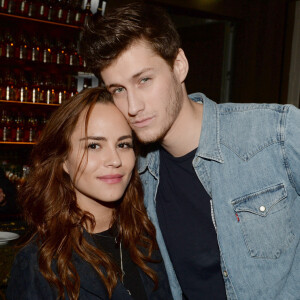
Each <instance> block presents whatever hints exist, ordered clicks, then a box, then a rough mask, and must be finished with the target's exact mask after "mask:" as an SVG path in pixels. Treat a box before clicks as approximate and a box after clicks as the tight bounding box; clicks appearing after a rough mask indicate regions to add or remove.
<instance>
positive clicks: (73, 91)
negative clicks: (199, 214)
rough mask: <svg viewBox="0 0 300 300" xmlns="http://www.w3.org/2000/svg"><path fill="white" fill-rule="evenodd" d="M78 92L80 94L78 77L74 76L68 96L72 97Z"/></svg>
mask: <svg viewBox="0 0 300 300" xmlns="http://www.w3.org/2000/svg"><path fill="white" fill-rule="evenodd" d="M76 94H78V91H77V78H76V77H72V78H71V86H70V88H69V93H68V98H71V97H73V96H75V95H76Z"/></svg>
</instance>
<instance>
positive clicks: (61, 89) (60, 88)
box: [56, 77, 68, 104]
mask: <svg viewBox="0 0 300 300" xmlns="http://www.w3.org/2000/svg"><path fill="white" fill-rule="evenodd" d="M56 91H57V96H58V99H57V103H58V104H62V103H63V102H64V101H66V100H67V97H68V93H67V85H66V83H65V82H64V81H63V80H62V78H61V77H60V78H58V79H57V81H56Z"/></svg>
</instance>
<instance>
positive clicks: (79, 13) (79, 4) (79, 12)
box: [74, 0, 84, 26]
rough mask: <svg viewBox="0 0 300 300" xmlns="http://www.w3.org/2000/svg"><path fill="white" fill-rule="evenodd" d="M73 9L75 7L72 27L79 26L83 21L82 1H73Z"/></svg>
mask: <svg viewBox="0 0 300 300" xmlns="http://www.w3.org/2000/svg"><path fill="white" fill-rule="evenodd" d="M74 2H75V3H74V7H75V11H76V13H75V19H74V25H77V26H81V25H82V24H83V21H84V14H83V10H82V0H75V1H74Z"/></svg>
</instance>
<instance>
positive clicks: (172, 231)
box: [156, 148, 226, 300]
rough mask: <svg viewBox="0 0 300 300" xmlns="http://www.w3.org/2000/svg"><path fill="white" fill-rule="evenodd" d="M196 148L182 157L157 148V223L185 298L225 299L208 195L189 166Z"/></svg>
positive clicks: (195, 299)
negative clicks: (158, 152) (158, 162)
mask: <svg viewBox="0 0 300 300" xmlns="http://www.w3.org/2000/svg"><path fill="white" fill-rule="evenodd" d="M195 153H196V149H195V150H194V151H192V152H190V153H188V154H186V155H184V156H182V157H177V158H175V157H173V156H172V155H170V154H169V153H168V152H167V151H165V150H164V149H163V148H161V150H160V176H159V179H160V181H159V186H158V192H157V197H156V210H157V215H158V220H159V225H160V228H161V231H162V234H163V237H164V240H165V243H166V246H167V249H168V252H169V255H170V258H171V261H172V263H173V266H174V269H175V272H176V275H177V278H178V280H179V283H180V285H181V288H182V291H183V294H184V296H185V297H186V299H189V300H200V299H209V300H211V299H214V300H221V299H222V300H223V299H226V293H225V284H224V280H223V277H222V273H221V267H220V251H219V247H218V242H217V235H216V231H215V228H214V226H213V222H212V217H211V207H210V197H209V195H208V194H207V192H206V191H205V189H204V187H203V186H202V184H201V182H200V180H199V179H198V177H197V174H196V173H195V170H194V168H193V166H192V161H193V159H194V157H195Z"/></svg>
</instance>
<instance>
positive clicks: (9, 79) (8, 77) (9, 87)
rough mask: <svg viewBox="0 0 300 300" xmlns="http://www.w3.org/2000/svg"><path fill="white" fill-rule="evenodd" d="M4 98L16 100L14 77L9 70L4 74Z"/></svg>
mask: <svg viewBox="0 0 300 300" xmlns="http://www.w3.org/2000/svg"><path fill="white" fill-rule="evenodd" d="M4 84H5V98H4V100H8V101H14V100H16V78H15V75H14V74H13V73H12V72H11V71H7V72H6V73H5V76H4Z"/></svg>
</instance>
